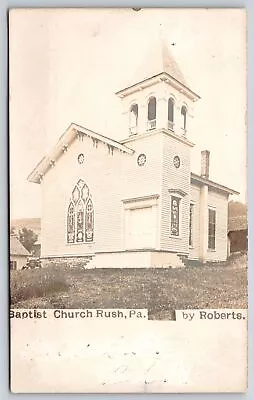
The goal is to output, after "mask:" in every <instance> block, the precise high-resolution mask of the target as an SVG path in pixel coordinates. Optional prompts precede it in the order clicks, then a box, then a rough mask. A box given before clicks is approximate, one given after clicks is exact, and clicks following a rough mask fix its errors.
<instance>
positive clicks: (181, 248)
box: [161, 134, 190, 254]
mask: <svg viewBox="0 0 254 400" xmlns="http://www.w3.org/2000/svg"><path fill="white" fill-rule="evenodd" d="M176 155H178V156H179V157H180V159H181V165H180V168H175V166H174V165H173V158H174V156H176ZM172 189H181V190H182V191H184V192H185V193H186V195H185V196H183V198H182V200H181V218H180V232H181V233H180V237H176V238H174V237H171V236H170V196H171V194H170V193H169V190H172ZM189 193H190V148H189V147H188V146H187V145H186V144H184V143H181V142H178V141H176V140H175V139H174V138H172V137H171V136H169V135H167V134H164V135H163V173H162V198H161V204H162V206H161V248H162V249H163V250H171V251H175V252H180V253H186V254H188V252H189V203H190V199H189Z"/></svg>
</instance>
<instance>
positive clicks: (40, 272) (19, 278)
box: [10, 267, 70, 305]
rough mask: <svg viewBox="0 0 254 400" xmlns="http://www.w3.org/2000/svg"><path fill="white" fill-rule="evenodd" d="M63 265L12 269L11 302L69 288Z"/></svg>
mask: <svg viewBox="0 0 254 400" xmlns="http://www.w3.org/2000/svg"><path fill="white" fill-rule="evenodd" d="M62 272H63V271H61V267H58V268H52V267H51V268H42V269H31V270H22V271H10V295H11V304H12V305H14V304H16V303H18V302H19V301H23V300H28V299H31V298H36V297H45V296H48V295H51V294H54V293H56V292H62V291H66V290H68V289H69V286H70V285H69V284H68V283H67V281H66V277H65V274H63V273H62Z"/></svg>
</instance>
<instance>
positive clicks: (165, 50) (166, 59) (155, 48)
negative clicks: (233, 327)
mask: <svg viewBox="0 0 254 400" xmlns="http://www.w3.org/2000/svg"><path fill="white" fill-rule="evenodd" d="M155 78H160V79H163V80H167V78H168V79H169V82H168V83H171V84H172V83H173V84H175V85H176V86H178V89H179V90H181V91H186V92H187V93H186V94H189V96H190V97H191V95H192V97H193V99H198V98H199V96H198V95H197V94H196V93H194V92H192V90H191V89H190V88H189V86H188V84H187V82H186V80H185V78H184V76H183V73H182V71H181V69H180V67H179V66H178V64H177V62H176V60H175V59H174V57H173V54H172V53H171V51H170V50H169V43H167V42H166V40H165V39H162V38H159V39H158V40H156V41H155V42H154V43H153V44H152V45H151V46H150V48H149V51H148V53H147V55H146V57H145V58H144V60H143V63H142V64H141V66H140V67H139V68H138V70H137V71H136V73H135V76H134V77H133V79H132V80H131V82H129V84H128V85H127V86H126V87H125V88H124V89H122V90H120V91H118V92H117V93H116V94H117V95H119V96H120V97H121V96H124V95H127V94H129V93H130V90H131V89H132V90H135V88H136V89H138V88H137V86H139V87H140V86H141V87H142V86H144V85H146V84H147V85H148V83H149V82H148V81H150V80H153V81H154V80H155Z"/></svg>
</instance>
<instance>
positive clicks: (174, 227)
mask: <svg viewBox="0 0 254 400" xmlns="http://www.w3.org/2000/svg"><path fill="white" fill-rule="evenodd" d="M180 201H181V199H179V197H175V196H171V226H170V233H171V235H172V236H179V235H180V228H179V226H180Z"/></svg>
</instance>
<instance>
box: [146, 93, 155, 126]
mask: <svg viewBox="0 0 254 400" xmlns="http://www.w3.org/2000/svg"><path fill="white" fill-rule="evenodd" d="M155 128H156V98H155V97H154V96H152V97H150V99H149V100H148V106H147V130H148V131H150V130H152V129H155Z"/></svg>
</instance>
